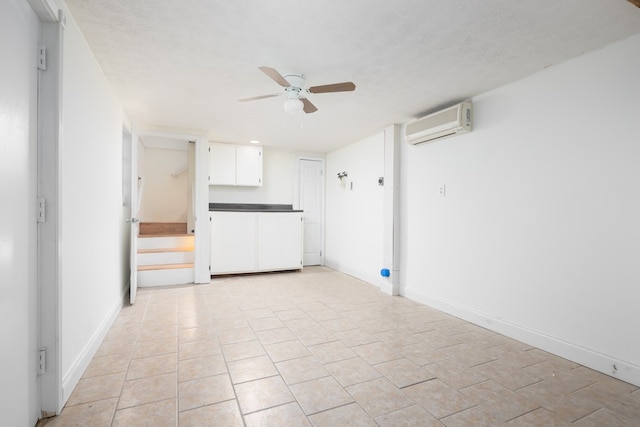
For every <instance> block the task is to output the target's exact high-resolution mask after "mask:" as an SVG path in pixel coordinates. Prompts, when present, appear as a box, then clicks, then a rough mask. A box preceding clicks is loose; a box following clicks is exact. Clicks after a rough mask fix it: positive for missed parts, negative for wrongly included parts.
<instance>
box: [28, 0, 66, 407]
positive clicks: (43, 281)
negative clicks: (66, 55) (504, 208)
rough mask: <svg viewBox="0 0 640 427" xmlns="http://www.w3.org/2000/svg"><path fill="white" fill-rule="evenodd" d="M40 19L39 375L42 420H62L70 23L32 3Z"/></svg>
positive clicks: (60, 12)
mask: <svg viewBox="0 0 640 427" xmlns="http://www.w3.org/2000/svg"><path fill="white" fill-rule="evenodd" d="M29 3H30V4H31V6H32V8H33V9H34V11H35V12H36V14H37V15H38V17H39V18H40V31H41V44H42V45H43V46H45V47H46V49H47V56H46V57H47V64H46V70H45V71H41V72H40V73H39V77H38V107H37V108H38V154H37V156H38V167H37V174H38V197H39V198H44V199H45V206H46V218H45V221H44V222H40V223H39V227H38V253H37V258H38V260H37V263H38V279H37V282H38V283H37V295H38V302H37V304H38V325H37V327H38V337H37V340H38V348H39V349H40V350H45V352H46V359H45V372H44V374H41V375H40V384H39V388H40V390H39V396H40V402H39V404H40V412H41V416H42V417H43V418H44V417H49V416H54V415H58V414H59V413H60V411H62V407H63V404H64V400H63V387H62V357H61V349H62V340H63V337H61V336H60V331H61V330H62V327H61V324H60V322H61V318H60V308H61V295H60V283H61V280H62V279H61V277H62V271H61V265H62V263H61V259H60V253H59V245H60V242H61V236H62V234H63V230H62V212H61V208H60V200H62V193H61V192H62V189H61V186H60V180H61V169H62V168H61V164H60V156H59V154H60V147H61V144H62V124H61V120H62V75H63V69H62V67H63V65H62V61H63V46H64V30H65V27H66V19H65V16H64V13H63V12H62V10H59V11H58V17H57V18H58V19H57V20H53V18H52V16H51V15H49V14H47V13H45V12H43V11H42V9H40V10H38V9H37V7H36V3H38V2H37V1H34V0H32V1H30V2H29Z"/></svg>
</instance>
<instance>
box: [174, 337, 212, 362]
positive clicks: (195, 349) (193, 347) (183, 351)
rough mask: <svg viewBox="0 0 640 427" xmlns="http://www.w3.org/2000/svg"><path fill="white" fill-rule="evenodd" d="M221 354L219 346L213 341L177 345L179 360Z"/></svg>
mask: <svg viewBox="0 0 640 427" xmlns="http://www.w3.org/2000/svg"><path fill="white" fill-rule="evenodd" d="M221 353H222V350H221V348H220V344H218V342H217V341H215V340H203V341H190V342H185V343H181V344H179V345H178V359H179V360H185V359H193V358H195V357H200V356H209V355H212V354H221Z"/></svg>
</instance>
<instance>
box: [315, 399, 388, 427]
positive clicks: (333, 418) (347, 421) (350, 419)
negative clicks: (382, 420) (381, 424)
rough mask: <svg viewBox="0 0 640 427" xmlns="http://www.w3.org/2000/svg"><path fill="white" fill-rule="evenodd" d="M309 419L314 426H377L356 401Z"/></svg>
mask: <svg viewBox="0 0 640 427" xmlns="http://www.w3.org/2000/svg"><path fill="white" fill-rule="evenodd" d="M309 419H310V420H311V422H312V423H313V425H314V427H334V426H354V427H367V426H371V427H375V426H377V424H376V422H375V421H374V420H373V419H372V418H371V417H370V416H369V415H367V413H366V412H364V411H363V410H362V408H360V406H358V404H356V403H352V404H350V405H345V406H340V407H338V408H335V409H329V410H328V411H324V412H320V413H317V414H314V415H311V416H310V417H309Z"/></svg>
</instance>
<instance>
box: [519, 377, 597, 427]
mask: <svg viewBox="0 0 640 427" xmlns="http://www.w3.org/2000/svg"><path fill="white" fill-rule="evenodd" d="M517 393H518V394H519V395H521V396H523V397H525V398H526V399H529V400H530V401H532V402H535V403H537V404H538V405H540V406H542V407H543V408H545V409H548V410H549V411H551V412H553V414H554V416H555V417H556V418H558V419H560V420H562V421H565V422H574V421H576V420H579V419H580V418H583V417H585V416H586V415H589V414H591V413H592V412H595V411H597V410H598V409H600V408H601V407H602V403H598V402H596V401H593V400H592V399H589V398H587V397H582V396H578V395H574V394H566V393H563V392H560V391H558V390H553V389H552V388H550V387H549V384H547V383H546V382H544V381H543V382H540V383H537V384H533V385H531V386H529V387H525V388H523V389H521V390H518V391H517Z"/></svg>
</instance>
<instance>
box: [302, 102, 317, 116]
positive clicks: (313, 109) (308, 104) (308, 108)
mask: <svg viewBox="0 0 640 427" xmlns="http://www.w3.org/2000/svg"><path fill="white" fill-rule="evenodd" d="M300 101H302V103H303V104H304V108H303V109H302V110H303V111H304V112H305V113H307V114H309V113H315V112H316V111H318V109H317V108H316V106H315V105H313V104H312V103H311V101H309V100H308V99H307V98H300Z"/></svg>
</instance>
